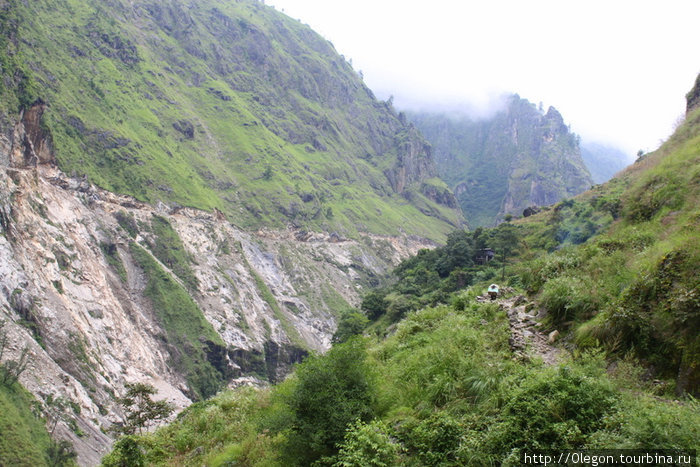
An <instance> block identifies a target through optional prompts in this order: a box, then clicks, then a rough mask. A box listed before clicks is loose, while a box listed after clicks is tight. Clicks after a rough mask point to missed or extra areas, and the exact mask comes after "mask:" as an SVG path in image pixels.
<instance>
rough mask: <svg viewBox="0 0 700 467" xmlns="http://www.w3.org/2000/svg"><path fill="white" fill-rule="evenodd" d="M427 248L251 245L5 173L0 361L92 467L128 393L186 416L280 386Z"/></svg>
mask: <svg viewBox="0 0 700 467" xmlns="http://www.w3.org/2000/svg"><path fill="white" fill-rule="evenodd" d="M430 245H431V244H430V243H426V242H422V241H419V240H410V239H408V238H394V237H380V236H376V235H362V236H361V237H360V238H359V239H358V240H352V239H348V238H344V237H340V236H339V235H338V234H326V233H313V232H309V231H305V230H279V231H273V230H260V231H257V232H252V233H249V232H244V231H242V230H240V229H239V228H238V227H236V226H234V225H232V224H231V223H229V222H227V221H226V220H225V219H224V218H223V216H222V215H221V214H220V213H218V214H217V213H213V214H212V213H207V212H204V211H199V210H195V209H191V208H178V209H170V208H168V207H167V206H165V205H164V204H159V205H158V206H155V207H154V206H150V205H148V204H145V203H141V202H139V201H137V200H135V199H133V198H131V197H128V196H123V195H115V194H113V193H110V192H107V191H104V190H101V189H98V188H96V187H94V186H93V185H90V184H89V183H87V182H86V181H85V180H84V179H82V178H68V177H65V176H64V175H63V174H62V173H61V172H60V171H58V170H57V169H52V168H49V167H46V166H40V167H39V168H38V169H13V168H4V169H3V170H2V171H0V321H3V322H4V330H5V331H6V333H7V336H8V341H7V347H6V348H5V352H4V355H0V363H1V364H3V365H6V364H8V362H13V361H17V360H18V359H19V358H20V355H21V354H22V351H23V349H27V351H28V355H29V366H28V367H27V369H26V371H25V372H24V373H22V374H21V376H20V382H21V383H22V385H24V386H25V387H26V388H27V389H28V390H29V391H30V392H31V393H32V394H33V395H34V396H35V397H36V398H37V399H38V400H39V403H40V404H39V407H41V411H42V412H46V411H47V410H49V406H48V405H47V404H48V401H49V400H56V399H58V398H63V399H65V400H66V401H68V402H69V403H70V404H71V405H72V407H74V413H72V415H71V416H70V418H69V420H68V421H61V422H60V423H59V424H58V426H57V427H56V430H55V432H56V434H57V436H58V438H59V439H68V440H70V441H71V442H72V443H73V444H74V445H75V447H76V449H77V451H78V454H79V461H80V463H81V464H83V465H95V464H96V463H97V462H98V460H99V458H100V456H101V455H102V454H103V453H104V450H105V449H107V448H108V447H109V445H110V443H111V439H110V437H111V434H105V433H106V430H108V429H109V427H111V426H112V425H113V424H115V423H118V422H119V421H120V419H121V416H122V415H121V411H120V409H119V406H118V405H117V403H116V397H119V396H121V395H122V393H123V390H124V384H125V383H126V382H144V383H148V384H152V385H154V386H155V387H156V388H157V389H158V390H159V394H160V397H164V398H167V399H168V400H169V401H171V402H172V403H174V404H175V405H176V406H177V407H178V408H182V407H185V406H187V405H189V404H190V403H191V401H193V400H201V399H203V398H206V397H209V396H211V395H213V394H215V393H216V392H217V391H218V390H220V389H222V388H224V387H226V386H229V385H233V386H235V385H239V384H250V383H252V384H266V383H267V382H270V381H277V380H280V379H282V377H283V376H284V375H286V374H287V372H288V371H289V368H290V366H291V365H292V364H293V363H295V362H298V361H299V360H300V359H301V358H302V357H303V356H304V355H306V354H308V353H309V352H314V351H315V352H318V351H324V350H326V349H327V348H328V347H329V345H330V341H331V337H332V335H333V333H334V331H335V323H336V321H337V318H338V316H339V315H342V314H343V313H344V312H346V311H347V310H349V309H350V308H351V307H352V306H353V305H357V304H359V301H360V297H359V291H360V290H361V289H362V288H363V287H366V286H367V285H369V284H373V283H376V282H377V281H378V279H379V278H380V277H382V276H384V275H385V274H386V272H387V271H388V270H389V269H390V268H391V267H392V266H393V265H395V264H397V263H398V261H400V259H401V258H404V257H406V256H407V255H409V254H414V253H415V252H416V251H417V250H418V249H419V248H424V247H429V246H430ZM0 354H1V352H0ZM25 415H26V416H31V415H30V414H25ZM2 417H3V415H0V421H2V420H3V418H2ZM71 420H72V421H71Z"/></svg>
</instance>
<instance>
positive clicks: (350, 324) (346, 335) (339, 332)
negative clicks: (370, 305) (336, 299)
mask: <svg viewBox="0 0 700 467" xmlns="http://www.w3.org/2000/svg"><path fill="white" fill-rule="evenodd" d="M367 324H369V320H368V319H367V317H366V316H365V315H363V314H362V313H358V312H357V311H354V310H353V311H348V312H345V313H343V314H342V315H340V319H339V320H338V328H337V329H336V331H335V334H333V343H334V344H342V343H343V342H345V341H347V340H348V339H350V338H351V337H352V336H356V335H358V334H362V331H364V330H365V328H366V327H367Z"/></svg>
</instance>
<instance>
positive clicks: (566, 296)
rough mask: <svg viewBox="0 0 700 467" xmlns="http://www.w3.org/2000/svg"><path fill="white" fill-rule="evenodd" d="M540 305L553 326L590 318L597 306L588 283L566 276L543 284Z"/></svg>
mask: <svg viewBox="0 0 700 467" xmlns="http://www.w3.org/2000/svg"><path fill="white" fill-rule="evenodd" d="M540 303H541V304H542V306H543V307H544V309H545V310H547V312H548V313H549V318H550V320H551V321H552V324H555V325H562V324H568V323H569V322H571V321H573V320H575V319H579V320H580V319H587V318H590V317H592V316H593V314H594V313H595V312H596V310H597V308H598V306H599V304H598V303H597V297H595V295H594V294H593V293H592V286H591V284H590V283H589V282H588V281H583V280H581V279H577V278H572V277H567V276H562V277H557V278H554V279H551V280H549V281H548V282H547V283H546V284H544V287H543V288H542V295H541V296H540Z"/></svg>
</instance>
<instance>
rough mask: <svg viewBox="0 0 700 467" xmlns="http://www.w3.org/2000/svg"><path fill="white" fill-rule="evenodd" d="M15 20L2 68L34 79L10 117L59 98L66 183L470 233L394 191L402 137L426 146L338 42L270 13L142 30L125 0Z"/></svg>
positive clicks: (228, 8) (249, 5)
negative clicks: (77, 178) (72, 178)
mask: <svg viewBox="0 0 700 467" xmlns="http://www.w3.org/2000/svg"><path fill="white" fill-rule="evenodd" d="M166 10H167V11H169V12H170V13H163V12H164V11H166ZM145 11H146V10H144V12H145ZM158 11H160V13H158ZM5 12H6V14H5V16H3V18H5V17H7V18H5V24H7V25H8V29H3V30H4V31H8V34H9V33H10V32H11V29H12V28H10V27H9V26H11V25H13V24H16V26H17V27H16V37H15V38H12V37H11V36H10V37H6V36H5V35H3V41H2V42H0V58H1V59H2V60H5V61H12V63H13V64H14V65H12V67H15V68H20V69H22V70H24V72H26V73H24V74H25V75H26V79H25V80H24V81H26V83H25V85H23V86H20V85H19V84H17V85H16V86H14V87H10V88H8V89H7V90H5V94H6V97H7V99H6V102H12V103H13V104H11V105H10V104H8V107H6V108H5V109H4V110H5V113H6V114H7V115H8V118H9V115H10V114H12V113H14V112H16V109H15V108H16V107H17V105H18V104H19V101H20V100H21V101H22V102H25V101H29V102H32V101H33V100H35V99H37V98H42V99H43V100H44V101H46V102H49V107H48V110H47V112H46V114H45V118H44V122H43V123H44V125H45V126H46V128H47V130H48V131H49V132H50V133H51V136H52V140H53V146H54V148H55V150H56V155H57V159H58V163H59V166H60V167H61V169H63V170H64V171H65V172H66V173H68V174H76V175H87V177H88V178H89V179H90V181H92V182H94V183H96V184H97V185H99V186H101V187H103V188H105V189H108V190H110V191H114V192H118V193H126V194H129V195H132V196H135V197H136V198H138V199H140V200H143V201H148V202H151V203H155V202H157V201H159V200H162V201H165V202H168V203H171V204H180V205H185V206H193V207H197V208H201V209H205V210H213V209H214V208H218V209H220V210H222V211H223V212H224V213H226V214H227V215H228V216H229V218H230V219H232V220H233V219H235V222H236V223H237V224H238V225H239V226H241V227H243V228H258V227H260V226H263V225H266V226H271V227H277V228H281V227H285V226H286V225H287V224H288V223H295V224H298V225H302V226H304V227H305V228H307V229H317V230H327V231H339V232H342V233H343V234H344V235H354V234H355V233H357V232H358V230H359V231H369V232H373V233H380V234H396V233H398V232H399V230H400V229H404V230H405V231H409V232H411V233H415V234H417V235H421V236H425V237H428V238H432V239H440V238H442V237H443V236H444V235H445V234H446V233H447V232H448V231H449V230H450V228H451V227H452V226H455V225H458V224H459V223H460V222H461V216H460V214H459V213H458V212H457V211H456V210H444V209H443V211H444V212H442V213H441V216H440V217H439V218H438V217H432V216H430V215H426V214H424V213H423V212H421V210H419V209H417V208H416V206H413V205H411V203H407V202H406V200H405V198H404V197H402V196H401V194H399V193H395V192H394V191H393V190H392V188H391V186H390V185H389V181H388V180H387V177H386V176H385V175H384V171H385V170H394V168H395V167H396V166H397V164H398V158H399V155H402V156H403V157H408V156H407V155H405V154H404V153H405V152H406V149H405V147H403V146H400V144H401V143H402V142H404V141H403V140H402V139H401V138H396V137H397V136H399V135H404V136H402V138H404V139H406V138H408V141H413V142H416V143H418V142H420V138H419V137H418V136H416V135H414V134H412V133H411V132H410V131H408V130H407V128H408V127H407V126H406V125H405V124H404V123H402V122H400V121H399V118H398V116H397V115H396V114H395V113H394V112H393V110H392V109H391V108H390V107H389V106H387V105H385V104H383V103H380V102H377V101H376V100H375V99H374V98H373V96H372V95H371V93H370V92H369V91H368V90H367V88H366V87H365V86H364V85H363V84H362V82H361V81H360V79H359V77H358V76H357V74H356V73H355V72H354V71H353V70H352V68H351V66H350V65H349V64H348V63H347V62H346V61H345V60H344V59H343V58H342V57H340V56H339V55H338V54H337V53H336V52H335V50H334V49H333V47H332V45H330V44H329V43H328V42H327V41H325V40H323V39H322V38H321V37H320V36H317V35H315V34H314V33H312V32H311V31H310V30H309V29H308V28H307V27H306V26H303V25H301V24H300V23H298V22H296V21H293V20H291V19H289V18H287V17H285V16H284V15H282V14H281V13H278V12H276V11H275V10H274V9H273V8H271V7H266V6H264V5H262V4H260V3H259V2H257V1H253V0H246V1H243V2H224V1H221V0H207V1H205V2H200V3H198V4H197V8H192V9H184V8H182V7H181V6H180V5H179V4H178V5H172V6H169V7H168V8H165V9H154V10H153V13H152V14H147V13H146V14H144V15H141V16H140V20H139V21H142V22H144V23H143V24H141V23H139V24H136V23H137V22H134V21H132V20H131V19H130V16H129V15H130V14H132V13H130V12H131V7H130V6H129V5H128V2H124V1H121V0H120V1H117V2H114V3H113V4H112V5H111V7H110V8H109V9H108V8H105V7H103V6H101V5H96V4H94V3H93V2H88V1H86V0H67V1H65V2H61V3H59V4H57V5H50V6H49V5H48V4H46V3H45V2H31V3H23V2H17V1H12V2H8V3H7V6H6V10H5ZM3 18H0V20H2V19H3ZM49 25H50V26H49ZM185 30H187V33H186V34H185V33H184V31H185ZM3 44H4V45H5V48H3V47H1V46H2V45H3ZM15 49H17V50H15ZM8 63H9V62H8ZM234 64H235V65H234ZM8 66H9V65H8ZM12 67H9V68H5V67H3V70H4V71H5V70H7V71H6V73H9V71H10V70H11V69H12ZM281 70H284V72H282V71H281ZM18 76H19V75H18ZM8 82H9V81H8ZM20 87H21V89H20ZM10 98H12V99H10ZM13 107H14V108H13ZM367 128H371V129H372V132H371V133H368V131H367ZM406 134H408V135H409V136H405V135H406ZM402 148H403V149H402ZM417 183H418V186H419V185H420V183H419V182H417ZM427 203H428V204H429V206H430V207H431V208H434V209H439V207H438V206H437V205H436V203H434V202H433V201H430V200H428V201H427ZM424 211H425V210H424ZM329 213H332V215H328V214H329Z"/></svg>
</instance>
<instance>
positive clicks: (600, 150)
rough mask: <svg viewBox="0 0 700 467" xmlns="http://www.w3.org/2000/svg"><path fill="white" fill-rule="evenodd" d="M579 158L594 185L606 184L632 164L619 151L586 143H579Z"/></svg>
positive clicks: (629, 159)
mask: <svg viewBox="0 0 700 467" xmlns="http://www.w3.org/2000/svg"><path fill="white" fill-rule="evenodd" d="M581 157H582V158H583V162H585V164H586V167H587V168H588V171H589V172H590V173H591V178H592V179H593V181H594V182H595V183H604V182H607V181H608V180H610V179H611V178H613V176H614V175H615V174H616V173H617V172H619V171H620V170H622V169H624V168H625V167H627V166H628V165H629V164H630V163H631V162H632V158H631V157H630V156H629V155H627V154H625V153H624V152H623V151H621V150H620V149H617V148H614V147H612V146H609V145H605V144H600V143H589V142H586V141H582V142H581Z"/></svg>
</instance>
